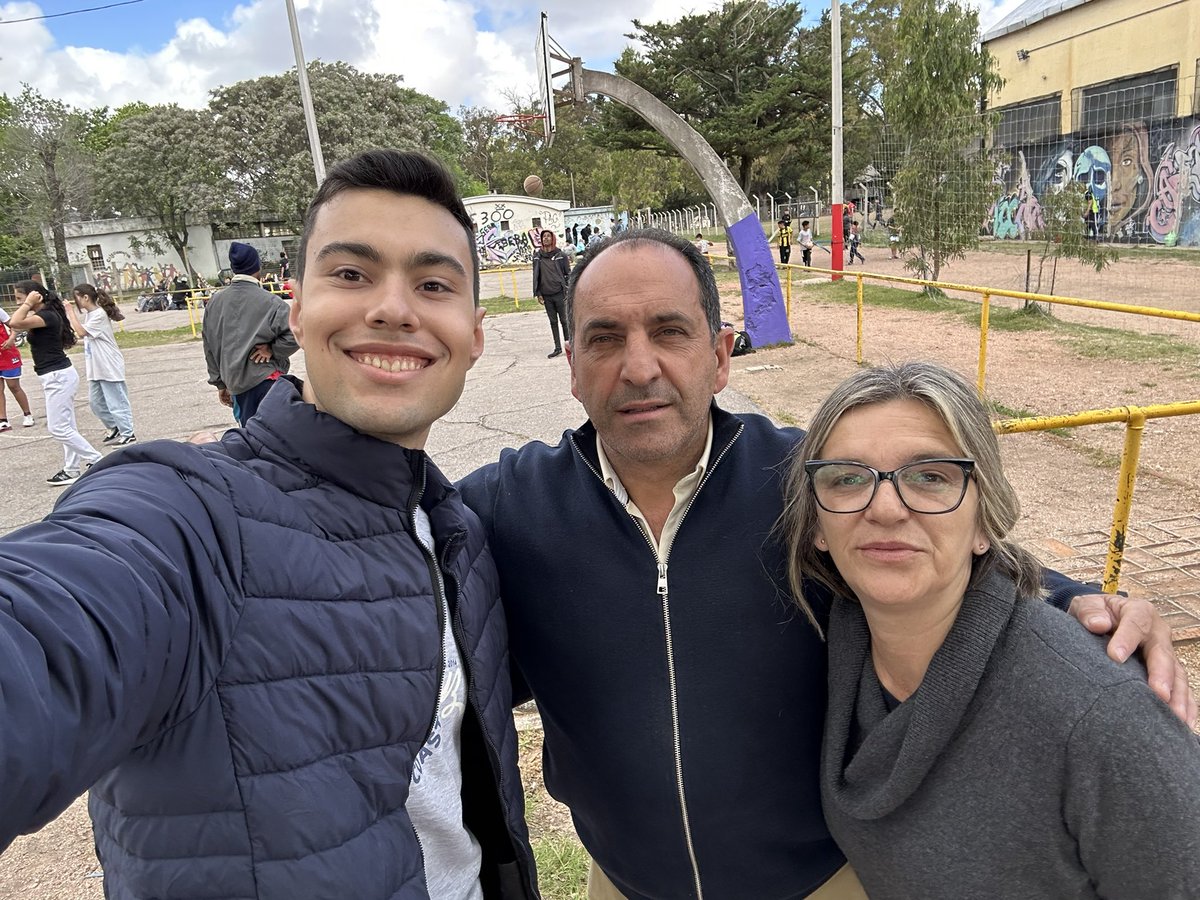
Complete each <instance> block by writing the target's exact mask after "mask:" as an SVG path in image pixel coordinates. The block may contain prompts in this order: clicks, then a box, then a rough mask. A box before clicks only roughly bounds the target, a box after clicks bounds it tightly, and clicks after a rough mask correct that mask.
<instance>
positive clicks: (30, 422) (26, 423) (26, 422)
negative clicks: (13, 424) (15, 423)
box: [21, 416, 33, 428]
mask: <svg viewBox="0 0 1200 900" xmlns="http://www.w3.org/2000/svg"><path fill="white" fill-rule="evenodd" d="M21 424H22V425H24V426H25V427H26V428H32V427H33V416H26V417H25V418H24V419H22V420H21Z"/></svg>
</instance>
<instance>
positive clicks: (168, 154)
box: [101, 104, 231, 279]
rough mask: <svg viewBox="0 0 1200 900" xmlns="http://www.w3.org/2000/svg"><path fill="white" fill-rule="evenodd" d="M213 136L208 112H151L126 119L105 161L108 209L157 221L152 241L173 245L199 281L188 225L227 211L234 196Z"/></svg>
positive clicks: (149, 239) (150, 234)
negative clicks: (191, 256)
mask: <svg viewBox="0 0 1200 900" xmlns="http://www.w3.org/2000/svg"><path fill="white" fill-rule="evenodd" d="M212 131H213V122H212V117H211V116H210V115H209V114H208V112H207V111H205V110H196V109H182V108H180V107H179V106H177V105H175V104H171V105H169V106H151V107H145V108H144V109H140V110H136V111H133V112H131V113H130V114H129V115H126V116H123V117H122V118H121V120H120V121H119V123H118V125H117V127H116V129H115V131H114V133H113V134H112V135H111V138H110V140H109V147H108V149H107V150H106V151H105V153H104V156H103V157H102V158H101V182H102V184H103V185H104V190H105V198H106V200H107V201H108V204H109V205H110V206H111V207H112V208H113V209H114V210H116V211H117V212H119V213H121V214H124V215H137V216H146V217H148V218H149V219H151V221H153V222H154V223H155V224H154V226H153V227H151V228H150V229H149V230H148V232H147V235H146V242H147V243H148V244H149V245H150V246H151V247H154V246H155V245H156V244H158V245H159V246H161V244H162V243H164V242H165V243H166V244H169V245H170V246H171V247H172V248H173V249H174V250H175V252H176V253H177V254H178V255H179V258H180V259H182V260H184V262H185V263H187V265H188V269H189V271H190V273H191V276H192V278H193V279H195V278H196V277H197V276H196V272H195V269H194V267H192V266H191V264H190V260H189V257H188V225H189V224H190V223H195V222H197V221H200V220H201V217H202V216H204V214H205V213H206V212H208V211H210V210H216V209H219V208H221V207H223V206H224V205H225V202H226V200H225V198H226V197H227V196H228V194H229V193H231V192H230V191H229V184H228V180H227V178H226V177H225V173H224V171H223V170H222V169H221V167H220V164H219V162H218V156H219V154H214V153H213V152H212V146H211V143H210V141H211V138H210V135H211V134H212Z"/></svg>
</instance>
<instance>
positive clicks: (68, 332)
mask: <svg viewBox="0 0 1200 900" xmlns="http://www.w3.org/2000/svg"><path fill="white" fill-rule="evenodd" d="M13 287H14V288H16V290H18V291H20V292H21V293H22V294H32V293H33V292H34V291H37V292H38V293H39V294H41V295H42V301H43V302H44V303H45V304H46V306H47V307H49V309H50V311H51V312H53V313H57V314H58V320H59V323H60V327H59V338H60V340H61V341H62V347H63V349H64V350H66V349H67V348H68V347H74V346H75V330H74V329H73V328H72V327H71V320H70V319H68V318H67V310H66V307H64V306H63V302H62V298H61V297H60V296H58V294H56V293H54V289H53V288H48V287H45V286H44V285H42V284H39V283H38V282H36V281H33V280H27V281H18V282H17V283H16V284H15V285H13Z"/></svg>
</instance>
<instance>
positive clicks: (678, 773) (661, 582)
mask: <svg viewBox="0 0 1200 900" xmlns="http://www.w3.org/2000/svg"><path fill="white" fill-rule="evenodd" d="M745 427H746V426H745V425H743V424H739V425H738V430H737V431H736V432H735V433H734V435H733V437H731V438H730V439H729V442H728V443H726V444H725V446H724V447H723V448H722V449H721V452H720V453H718V454H717V458H716V459H715V460H712V461H711V462H710V463H709V466H708V470H707V471H706V472H705V473H704V478H703V479H702V480H701V481H700V483H699V484H698V485H696V490H695V492H694V493H693V494H692V497H691V499H690V500H688V504H687V506H685V507H684V508H683V513H682V514H681V515H680V516H679V523H678V524H677V525H676V526H675V530H676V533H677V534H678V532H679V529H680V528H681V527H683V521H684V519H686V518H687V514H688V513H689V512H691V509H692V504H694V503H695V502H696V498H697V497H699V496H700V491H701V490H703V488H704V485H705V484H707V483H708V479H709V478H710V477H711V476H712V473H713V470H714V469H716V467H717V466H718V465H719V464H720V462H721V460H722V459H724V458H725V454H726V453H728V452H729V448H730V447H732V446H733V442H734V441H736V440H737V439H738V437H739V436H740V435H741V433H742V429H743V428H745ZM596 440H597V441H599V440H600V437H599V435H597V436H596ZM576 449H577V450H578V449H579V448H578V445H576ZM579 457H580V459H582V460H583V462H584V464H585V465H586V466H587V467H588V468H589V469H591V470H592V474H593V475H595V476H596V477H597V478H599V479H600V483H601V484H603V483H604V478H603V477H601V475H600V473H599V472H597V471H596V468H595V466H593V465H592V462H591V460H589V459H588V458H587V457H586V456H584V455H583V453H582V452H580V453H579ZM625 514H626V515H628V516H629V518H630V519H633V523H634V524H635V525H638V523H637V520H636V519H634V518H633V516H632V515H630V514H629V512H628V511H627V512H626V513H625ZM638 531H641V532H642V537H644V538H645V539H646V544H647V546H649V548H650V552H651V553H652V554H653V555H654V562H655V564H656V566H657V572H658V577H657V582H656V584H655V593H656V594H657V595H658V596H659V597H661V598H662V613H663V630H664V634H665V637H666V645H667V684H668V687H669V689H670V694H671V741H672V744H673V747H672V749H673V750H674V754H675V789H676V792H677V793H678V794H679V813H680V817H681V820H682V824H683V839H684V843H685V844H686V845H687V851H688V859H689V860H690V862H691V864H692V879H693V881H694V882H695V885H696V900H704V888H703V886H702V884H701V881H700V862H699V860H697V858H696V847H695V844H694V842H693V841H692V826H691V820H690V818H689V816H688V807H687V792H686V791H685V790H684V785H683V744H682V740H681V739H680V736H679V696H678V693H677V691H676V681H675V646H674V638H673V636H672V633H671V594H670V588H669V583H668V581H667V563H665V562H663V561H662V560H661V559H659V557H658V550H657V549H656V548H655V546H654V541H653V539H652V538H651V537H650V535H648V534H646V532H645V531H644V530H643V529H642V527H641V526H640V525H638ZM671 543H672V544H674V538H672V540H671ZM670 558H671V547H670V546H668V547H667V559H668V560H669V559H670Z"/></svg>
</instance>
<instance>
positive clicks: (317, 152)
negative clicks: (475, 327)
mask: <svg viewBox="0 0 1200 900" xmlns="http://www.w3.org/2000/svg"><path fill="white" fill-rule="evenodd" d="M835 2H836V0H835ZM286 3H287V14H288V25H289V26H290V27H291V29H292V49H293V50H295V51H296V76H297V77H298V78H299V79H300V105H301V106H302V107H303V108H304V125H305V127H306V128H307V129H308V149H309V151H310V152H311V153H312V159H313V171H314V172H315V173H316V175H317V187H320V186H321V182H322V181H324V180H325V155H324V154H323V153H322V152H321V135H320V134H318V133H317V117H316V115H315V114H314V113H313V103H312V91H310V90H309V88H308V68H307V67H306V66H305V65H304V48H303V47H302V46H300V26H299V25H297V24H296V6H295V4H294V3H293V2H292V0H286Z"/></svg>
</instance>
